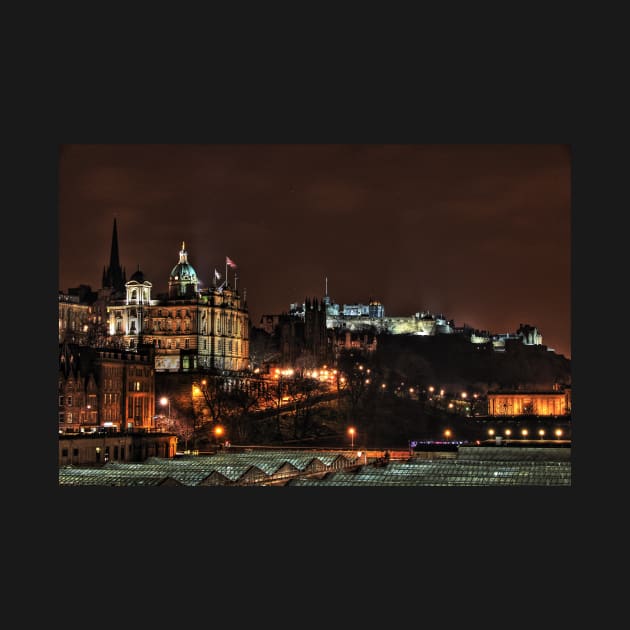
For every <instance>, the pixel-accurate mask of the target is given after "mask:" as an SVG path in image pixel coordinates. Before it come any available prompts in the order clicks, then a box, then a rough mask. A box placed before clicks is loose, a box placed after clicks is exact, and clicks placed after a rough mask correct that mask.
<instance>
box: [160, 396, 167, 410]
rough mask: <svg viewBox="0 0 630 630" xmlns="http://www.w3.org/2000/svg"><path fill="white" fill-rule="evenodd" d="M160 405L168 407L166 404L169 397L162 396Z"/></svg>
mask: <svg viewBox="0 0 630 630" xmlns="http://www.w3.org/2000/svg"><path fill="white" fill-rule="evenodd" d="M160 405H162V407H166V405H168V398H167V397H166V396H162V398H160Z"/></svg>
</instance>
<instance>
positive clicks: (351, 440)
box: [348, 427, 357, 450]
mask: <svg viewBox="0 0 630 630" xmlns="http://www.w3.org/2000/svg"><path fill="white" fill-rule="evenodd" d="M356 432H357V430H356V429H355V428H354V427H350V428H349V429H348V433H349V434H350V448H351V449H352V450H354V434H355V433H356Z"/></svg>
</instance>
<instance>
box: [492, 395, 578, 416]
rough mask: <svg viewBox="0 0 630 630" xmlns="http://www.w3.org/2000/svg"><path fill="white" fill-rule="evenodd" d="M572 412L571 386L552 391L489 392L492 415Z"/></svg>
mask: <svg viewBox="0 0 630 630" xmlns="http://www.w3.org/2000/svg"><path fill="white" fill-rule="evenodd" d="M570 413H571V389H570V388H566V389H565V390H564V391H552V392H488V415H490V416H524V415H530V416H564V415H568V414H570Z"/></svg>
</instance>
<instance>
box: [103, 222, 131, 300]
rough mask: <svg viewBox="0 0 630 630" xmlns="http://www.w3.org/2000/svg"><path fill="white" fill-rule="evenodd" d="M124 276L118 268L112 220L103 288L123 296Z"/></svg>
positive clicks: (115, 237)
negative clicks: (110, 245)
mask: <svg viewBox="0 0 630 630" xmlns="http://www.w3.org/2000/svg"><path fill="white" fill-rule="evenodd" d="M126 275H127V274H126V273H125V271H124V269H122V268H121V266H120V258H119V256H118V225H117V223H116V219H114V228H113V230H112V248H111V251H110V254H109V267H108V268H107V270H106V271H104V272H103V288H104V289H105V288H109V289H112V290H113V293H114V294H120V295H124V293H125V280H126Z"/></svg>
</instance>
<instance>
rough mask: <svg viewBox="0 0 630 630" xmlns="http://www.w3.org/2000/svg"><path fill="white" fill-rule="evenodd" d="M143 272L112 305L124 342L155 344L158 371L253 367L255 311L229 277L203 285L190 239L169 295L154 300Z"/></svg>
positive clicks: (116, 334) (112, 330)
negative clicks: (190, 256)
mask: <svg viewBox="0 0 630 630" xmlns="http://www.w3.org/2000/svg"><path fill="white" fill-rule="evenodd" d="M152 288H153V285H152V283H151V282H149V281H148V280H147V279H146V278H145V277H144V274H143V273H142V271H140V270H138V271H136V272H135V273H134V274H133V275H132V276H131V278H130V279H129V282H127V283H126V284H125V295H124V299H121V300H113V301H111V302H110V303H109V306H108V317H109V320H108V329H109V335H110V336H111V337H112V338H117V339H119V342H120V344H121V346H122V347H123V348H125V349H129V350H133V349H135V348H137V347H138V346H139V345H141V344H149V345H152V346H153V347H154V348H155V369H156V371H158V372H167V371H195V370H199V369H202V370H203V369H207V370H212V371H219V372H223V371H225V372H235V371H242V370H247V369H248V368H249V315H248V311H247V305H246V304H245V301H244V299H243V298H242V297H241V295H240V294H239V292H238V291H237V290H236V288H235V287H233V286H232V285H231V284H229V283H228V282H227V280H226V281H224V282H223V283H222V284H221V285H220V286H212V287H209V288H207V289H200V288H199V280H198V277H197V273H196V271H195V269H194V268H193V266H192V265H191V264H190V262H189V261H188V252H187V251H186V248H185V243H182V248H181V250H180V252H179V262H178V263H177V264H176V265H175V266H174V267H173V269H172V270H171V273H170V275H169V279H168V294H167V295H165V296H161V297H158V298H156V299H154V298H153V297H152V295H151V291H152Z"/></svg>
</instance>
